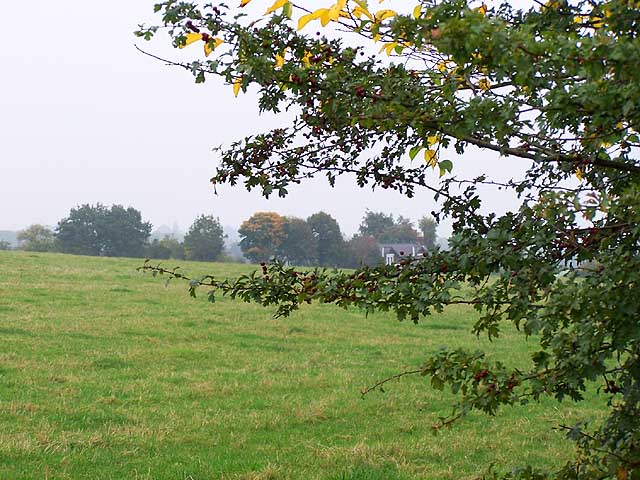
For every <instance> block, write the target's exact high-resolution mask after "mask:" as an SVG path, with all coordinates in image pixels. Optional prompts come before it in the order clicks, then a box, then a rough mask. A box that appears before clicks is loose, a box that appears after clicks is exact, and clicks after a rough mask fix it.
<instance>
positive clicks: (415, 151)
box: [409, 145, 424, 160]
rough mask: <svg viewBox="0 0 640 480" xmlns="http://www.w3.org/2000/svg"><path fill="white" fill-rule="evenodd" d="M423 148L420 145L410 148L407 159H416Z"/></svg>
mask: <svg viewBox="0 0 640 480" xmlns="http://www.w3.org/2000/svg"><path fill="white" fill-rule="evenodd" d="M423 148H424V147H423V146H422V145H416V146H415V147H411V150H409V158H410V159H411V160H413V159H414V158H416V156H417V155H418V154H419V153H420V151H421V150H422V149H423Z"/></svg>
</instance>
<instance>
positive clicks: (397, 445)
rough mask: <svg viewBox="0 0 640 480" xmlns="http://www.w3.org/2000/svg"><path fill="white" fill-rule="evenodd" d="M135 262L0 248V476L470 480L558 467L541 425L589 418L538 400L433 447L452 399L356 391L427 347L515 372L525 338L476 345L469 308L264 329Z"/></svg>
mask: <svg viewBox="0 0 640 480" xmlns="http://www.w3.org/2000/svg"><path fill="white" fill-rule="evenodd" d="M140 263H141V261H139V260H130V259H126V260H125V259H103V258H90V257H74V256H67V255H57V254H29V253H25V252H0V478H1V479H3V480H8V479H34V478H49V479H54V478H55V479H58V478H65V479H67V478H68V479H81V478H87V479H89V478H90V479H134V478H135V479H218V478H225V479H226V478H229V479H231V478H238V479H274V480H275V479H351V480H356V479H362V480H364V479H391V480H393V479H423V478H429V479H459V478H469V479H470V478H475V477H476V476H477V474H478V473H482V471H483V470H484V469H486V468H487V467H488V465H489V464H490V463H492V462H496V463H499V464H504V465H507V466H516V465H518V464H521V463H522V462H524V461H526V462H530V463H533V464H535V465H539V466H545V465H550V464H553V463H557V462H562V461H565V460H567V459H569V458H570V456H571V453H572V445H571V444H570V443H569V442H567V441H566V440H564V438H563V435H562V434H561V433H558V432H556V431H554V430H553V429H552V428H553V426H555V425H557V424H560V423H562V424H572V422H574V421H575V420H576V419H577V418H579V417H582V416H586V417H588V418H593V417H597V416H598V415H599V412H600V411H601V409H600V408H599V406H598V405H597V402H596V401H594V400H593V399H592V400H590V401H589V402H587V403H586V404H585V405H581V406H579V408H577V406H576V405H575V404H571V403H564V404H558V403H555V402H552V401H548V402H546V403H544V404H542V405H536V406H534V407H532V408H527V409H524V408H513V409H507V410H504V411H502V412H501V414H500V415H499V416H498V417H496V418H489V417H486V416H483V415H479V414H478V415H471V416H470V417H468V418H466V419H465V420H463V421H462V422H460V423H459V424H457V425H456V426H455V427H454V428H453V429H451V430H447V431H445V432H442V433H440V434H438V435H435V436H434V435H432V434H431V432H430V426H431V425H432V424H433V423H434V422H435V421H436V420H437V418H438V416H439V415H444V414H446V413H448V407H447V406H448V405H449V404H450V402H451V397H449V396H448V395H447V394H445V395H443V394H441V393H440V392H435V391H433V390H431V389H430V388H429V386H428V385H427V384H426V382H425V381H424V379H422V378H406V379H404V380H402V381H401V382H398V383H393V384H391V385H389V388H387V391H386V393H384V394H383V393H377V392H376V393H373V394H371V395H369V396H368V397H366V398H365V399H364V400H362V399H361V398H360V395H359V390H360V389H361V388H362V387H365V386H368V385H370V384H372V383H374V382H375V381H376V380H378V379H381V378H384V377H386V376H388V375H390V374H393V373H396V372H398V371H400V370H403V369H404V368H406V367H415V366H416V365H419V364H420V362H421V359H422V358H424V356H425V355H426V354H427V353H428V352H430V351H433V350H435V349H437V348H438V346H440V345H450V346H451V345H458V346H465V347H468V348H489V349H490V351H491V352H492V355H497V356H500V357H501V358H503V359H504V360H505V361H506V362H507V363H509V364H512V365H523V366H525V365H526V364H527V361H528V360H527V352H528V350H530V349H532V348H533V346H534V343H533V342H531V341H530V342H529V343H527V341H526V340H525V339H524V338H523V337H521V336H520V335H518V334H516V333H515V332H507V333H506V334H505V335H504V338H503V339H502V340H501V341H498V342H494V343H493V344H489V343H488V342H487V341H486V340H484V339H477V338H476V337H474V336H473V335H472V334H470V333H469V331H470V325H471V324H472V322H473V320H474V313H473V312H472V311H471V310H469V309H466V308H455V309H453V308H452V309H450V310H448V311H447V312H445V314H443V315H439V316H434V317H433V318H429V319H426V320H424V321H423V322H422V323H421V324H419V325H417V326H416V325H413V324H411V323H398V322H397V321H396V320H395V319H394V318H393V317H391V316H387V315H374V316H370V317H368V318H365V316H364V315H362V314H361V313H359V312H357V311H354V310H349V311H344V310H339V309H336V308H333V307H330V306H310V307H307V308H305V309H303V310H302V311H301V312H299V313H297V314H295V315H294V316H292V317H291V318H287V319H274V318H272V312H271V311H269V310H264V309H262V308H260V307H257V306H253V305H246V304H242V303H239V302H232V301H230V300H226V299H222V300H220V301H219V302H218V303H216V304H214V305H212V304H209V303H207V302H206V300H205V299H204V296H203V297H202V298H198V299H196V300H194V299H191V298H189V297H188V295H187V293H186V287H185V285H183V284H170V285H169V286H168V287H165V286H164V284H163V282H162V281H161V280H159V279H153V278H152V277H151V276H145V275H142V274H139V273H138V272H136V270H135V268H136V266H138V265H140ZM167 265H169V266H173V263H172V262H170V263H169V264H167ZM182 265H183V266H184V268H185V270H186V271H189V272H202V273H204V272H205V271H206V272H213V273H216V274H219V275H223V276H236V275H239V274H240V273H242V272H246V271H248V269H249V268H250V267H247V266H239V265H227V264H208V265H205V264H189V263H184V262H183V263H182Z"/></svg>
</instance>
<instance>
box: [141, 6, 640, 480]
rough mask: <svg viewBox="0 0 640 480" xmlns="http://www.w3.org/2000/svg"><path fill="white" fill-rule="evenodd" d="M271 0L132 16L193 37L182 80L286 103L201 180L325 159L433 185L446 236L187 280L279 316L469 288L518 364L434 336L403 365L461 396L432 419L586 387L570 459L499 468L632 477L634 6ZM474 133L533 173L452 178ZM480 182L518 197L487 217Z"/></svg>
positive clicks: (637, 446)
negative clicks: (513, 336)
mask: <svg viewBox="0 0 640 480" xmlns="http://www.w3.org/2000/svg"><path fill="white" fill-rule="evenodd" d="M270 3H271V2H267V6H268V8H267V11H266V12H264V10H261V11H256V10H252V9H253V8H254V7H256V6H258V7H264V4H261V3H260V2H258V1H256V0H254V1H250V0H242V2H241V4H242V6H243V7H244V8H245V11H246V13H247V14H246V15H244V16H243V15H241V16H235V15H234V12H232V11H230V10H228V9H227V8H226V7H224V6H221V5H218V6H215V5H207V6H200V5H199V4H195V3H192V2H184V1H181V2H177V1H173V0H171V1H164V2H160V3H158V4H157V5H156V11H157V12H158V13H159V14H160V15H161V17H162V20H161V24H162V25H156V26H151V27H144V28H142V29H141V30H140V31H139V32H138V35H140V36H141V37H145V38H147V39H150V38H151V37H152V36H153V35H154V34H155V33H156V32H157V31H158V28H159V26H165V27H167V30H168V31H169V33H170V34H171V37H172V40H173V43H174V45H175V46H176V47H186V46H187V45H192V44H200V45H201V46H202V47H203V48H204V52H203V53H201V54H199V52H200V50H194V53H196V55H198V57H197V58H196V59H195V60H194V61H193V62H187V63H185V64H180V63H179V62H174V63H175V64H176V65H181V66H183V67H184V68H186V69H188V70H189V71H191V72H192V73H193V74H194V75H195V77H196V80H197V81H204V80H206V78H207V77H208V76H210V75H217V76H220V77H222V78H223V79H224V80H225V81H226V82H228V83H229V84H230V86H232V89H233V91H234V93H235V94H236V95H238V94H239V93H240V92H241V91H246V90H248V89H252V91H255V92H257V95H258V102H259V106H260V108H261V110H263V111H269V112H275V113H278V112H280V111H282V110H285V109H287V110H289V111H293V112H296V115H295V118H294V119H293V120H292V121H291V124H290V125H289V126H287V127H285V128H277V129H273V130H271V131H267V132H264V133H261V134H258V135H254V136H250V137H247V138H245V139H241V140H239V141H237V142H235V143H233V144H231V145H230V146H228V147H226V148H221V149H219V150H218V153H219V157H220V163H219V165H218V168H217V171H216V173H215V175H214V176H213V178H212V182H213V183H214V184H217V183H229V184H232V185H234V184H238V183H243V184H244V185H245V187H246V188H249V189H253V188H258V189H260V190H261V191H262V193H263V194H264V195H266V196H269V195H271V194H272V193H274V192H276V193H277V194H278V195H286V194H287V189H288V186H289V185H290V184H296V183H299V182H300V181H302V180H304V179H305V178H309V177H312V176H316V175H317V174H318V173H323V174H325V175H326V177H327V179H328V181H329V182H330V183H333V182H334V181H335V178H336V176H338V175H343V174H351V175H353V176H354V177H355V181H356V182H357V184H358V185H360V186H365V185H368V186H370V187H374V188H382V189H393V190H396V191H398V192H401V193H403V194H405V195H406V196H408V197H412V196H413V195H414V194H415V192H416V190H417V189H426V190H428V191H431V192H432V193H433V194H434V198H435V200H436V201H437V202H438V208H437V209H436V211H435V212H434V219H435V220H436V221H440V220H441V219H444V218H450V219H451V220H452V224H453V235H452V237H451V239H450V242H449V244H450V250H448V251H446V252H444V251H440V250H438V249H435V250H432V251H431V252H429V254H428V255H426V256H425V257H424V258H421V259H419V260H414V261H406V262H402V263H401V264H399V265H391V266H378V267H375V268H363V269H361V270H359V271H356V272H355V273H353V272H329V271H324V270H317V271H315V272H296V271H294V270H293V269H290V268H286V267H283V266H282V265H279V264H277V263H274V264H272V265H269V266H265V269H264V275H265V277H264V278H261V277H260V276H259V275H258V276H249V277H242V278H240V279H237V280H235V281H234V280H225V281H218V280H210V279H209V280H203V281H200V282H199V281H197V280H196V281H194V282H192V284H191V285H192V286H191V288H192V290H195V288H196V287H197V285H209V286H210V288H211V290H212V291H213V292H215V291H221V292H222V293H226V294H231V295H234V296H236V297H239V298H242V299H244V300H247V301H258V302H260V303H262V304H265V305H269V304H276V305H277V308H278V313H279V314H281V315H287V314H289V313H291V312H292V311H293V310H295V309H297V308H298V307H299V305H300V304H302V303H304V302H307V301H309V302H310V301H314V300H315V301H320V302H325V303H335V304H338V305H341V306H349V305H356V306H359V307H361V308H362V309H364V310H366V311H374V310H383V311H386V310H390V311H393V312H395V313H396V314H397V316H398V318H399V319H405V318H407V319H411V320H413V321H419V319H420V317H421V316H424V315H431V314H433V313H434V312H440V311H442V309H443V308H445V307H446V306H448V305H452V304H468V305H472V306H473V307H474V308H475V309H476V310H477V311H478V314H479V317H478V320H477V322H476V324H475V327H474V333H475V334H477V335H487V336H488V337H489V338H491V339H496V338H498V337H499V336H500V332H501V330H502V329H503V328H504V324H505V323H507V322H508V323H512V324H515V326H516V327H517V328H518V329H519V330H520V331H521V332H522V334H523V335H527V336H530V337H532V339H533V340H535V342H536V348H535V349H534V350H535V351H534V352H533V353H532V356H531V365H530V366H529V367H528V368H527V369H525V370H522V369H518V368H515V367H514V366H512V365H509V363H508V359H505V360H504V361H499V360H496V359H490V358H488V357H487V356H485V355H484V354H483V353H482V352H480V353H479V352H468V351H461V350H457V349H448V350H447V349H445V350H441V351H438V352H433V353H432V354H431V355H429V356H428V357H427V358H426V359H425V361H424V363H423V364H422V366H420V367H419V368H417V369H415V370H414V373H416V374H418V373H419V374H422V375H424V377H425V378H426V379H428V380H429V381H430V384H431V386H432V387H433V388H438V389H444V388H448V389H451V390H452V391H453V392H455V393H457V394H458V398H459V402H458V403H457V404H456V405H455V406H454V408H453V413H451V414H450V415H449V416H447V417H444V418H443V420H442V421H441V422H440V423H439V424H437V425H436V426H435V428H436V429H438V428H442V427H444V426H449V425H452V424H453V423H454V422H455V421H456V420H458V419H460V418H462V417H464V416H465V414H467V413H468V412H470V411H472V410H478V411H482V412H486V413H488V414H495V413H496V412H497V411H498V410H499V408H500V407H501V406H504V405H514V404H526V403H527V402H530V401H535V400H538V399H540V398H541V397H544V396H551V397H554V398H556V399H558V400H574V401H580V400H581V399H582V398H583V396H584V392H585V389H586V388H587V386H588V385H591V384H594V383H595V385H597V388H598V392H599V395H602V396H604V397H606V399H607V401H608V415H607V416H606V418H604V419H603V420H602V421H601V422H600V423H599V424H590V425H586V424H584V423H580V424H577V425H575V426H566V430H567V434H568V436H569V437H570V438H572V439H573V440H575V441H576V444H577V447H578V449H579V451H578V453H577V454H576V457H575V459H574V460H572V461H569V462H567V463H566V464H565V465H564V466H558V467H557V468H556V469H551V470H550V471H548V472H543V471H538V470H534V469H532V468H527V467H525V468H523V469H521V470H515V471H514V472H512V473H504V474H500V476H501V477H502V478H521V479H522V478H527V479H533V478H536V479H538V478H562V479H578V478H579V479H596V478H598V479H600V478H617V479H633V478H640V322H638V313H639V312H638V310H639V306H640V304H639V302H638V301H637V298H638V296H639V294H640V281H639V280H640V278H639V273H638V272H639V271H640V270H639V268H638V267H639V266H640V255H639V252H638V249H639V245H640V228H639V227H638V220H639V218H638V217H639V216H640V189H639V187H640V160H639V159H638V149H639V148H640V138H639V136H638V132H639V130H640V70H639V69H638V68H637V65H638V64H640V39H639V37H638V31H640V4H638V2H636V1H635V0H575V1H567V0H549V1H548V2H546V3H540V2H536V3H535V4H534V5H533V6H532V7H530V8H528V9H521V8H515V7H513V6H511V5H509V4H508V3H504V4H499V5H496V6H491V7H488V6H486V5H484V4H469V3H467V2H466V1H463V0H434V1H426V0H425V1H415V0H414V1H408V2H402V4H401V8H402V10H401V11H395V10H392V9H391V8H388V7H386V6H385V5H380V2H377V1H370V2H367V1H366V0H338V1H337V2H335V3H332V2H331V1H330V0H329V1H327V2H326V5H322V8H316V7H317V6H318V5H315V2H314V6H313V7H312V8H315V10H309V9H307V8H305V6H306V5H305V4H302V3H298V2H292V1H286V0H276V1H275V2H273V4H271V5H270V6H269V4H270ZM382 3H384V2H382ZM321 27H327V29H326V30H322V29H321ZM334 27H335V28H334ZM318 30H320V31H318ZM316 33H318V34H316ZM471 147H477V148H480V149H483V150H486V151H491V152H495V153H496V154H499V155H501V156H508V157H510V158H511V161H517V160H519V161H521V162H523V164H524V165H525V167H526V173H525V174H524V175H523V176H522V178H516V179H512V180H510V181H500V180H497V179H496V178H494V177H493V176H492V175H491V172H489V171H487V172H486V173H485V174H483V175H480V176H474V177H471V178H467V177H466V176H465V174H464V171H458V170H457V169H456V158H458V157H459V156H460V155H463V154H465V153H468V152H469V151H470V148H471ZM480 186H482V187H483V188H482V189H480V188H479V187H480ZM485 187H486V188H491V187H495V188H500V189H503V190H508V191H511V192H513V193H514V194H515V195H517V196H518V198H519V202H518V203H517V204H514V205H513V208H512V209H511V211H509V212H507V213H505V214H501V215H497V214H495V213H492V212H487V211H486V210H484V209H483V195H482V192H483V191H485ZM560 273H563V275H562V276H560V275H559V274H560ZM267 278H268V280H267ZM462 285H464V286H465V289H464V290H460V287H461V286H462ZM498 475H499V474H498V473H496V474H495V476H498Z"/></svg>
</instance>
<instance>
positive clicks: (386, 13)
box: [375, 8, 398, 22]
mask: <svg viewBox="0 0 640 480" xmlns="http://www.w3.org/2000/svg"><path fill="white" fill-rule="evenodd" d="M396 15H398V14H397V13H396V12H395V11H394V10H389V9H388V8H386V9H384V10H379V11H377V12H376V14H375V17H376V21H377V22H382V21H383V20H386V19H387V18H391V17H395V16H396Z"/></svg>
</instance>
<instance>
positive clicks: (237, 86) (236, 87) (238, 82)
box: [233, 77, 242, 97]
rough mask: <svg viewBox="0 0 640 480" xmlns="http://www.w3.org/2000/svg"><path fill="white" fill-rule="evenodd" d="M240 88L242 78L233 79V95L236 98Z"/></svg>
mask: <svg viewBox="0 0 640 480" xmlns="http://www.w3.org/2000/svg"><path fill="white" fill-rule="evenodd" d="M241 86H242V77H238V78H236V79H235V81H234V82H233V95H234V96H236V97H237V96H238V93H240V87H241Z"/></svg>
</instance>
